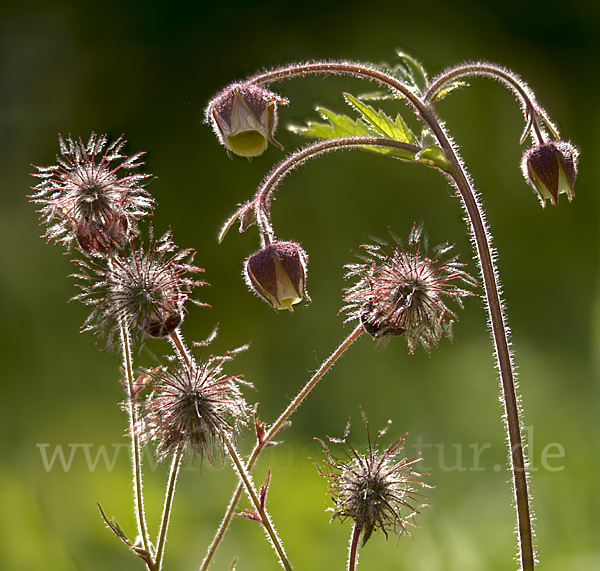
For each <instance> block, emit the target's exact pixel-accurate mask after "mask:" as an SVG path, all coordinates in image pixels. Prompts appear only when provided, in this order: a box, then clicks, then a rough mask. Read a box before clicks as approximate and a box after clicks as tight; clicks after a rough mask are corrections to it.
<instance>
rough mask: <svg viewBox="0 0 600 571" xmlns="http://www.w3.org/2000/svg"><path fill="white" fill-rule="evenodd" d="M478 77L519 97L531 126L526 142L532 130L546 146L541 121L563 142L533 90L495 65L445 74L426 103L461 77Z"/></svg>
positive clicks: (429, 92) (464, 67)
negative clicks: (498, 85)
mask: <svg viewBox="0 0 600 571" xmlns="http://www.w3.org/2000/svg"><path fill="white" fill-rule="evenodd" d="M478 76H479V77H489V78H491V79H495V80H496V81H500V82H501V83H503V84H504V85H505V86H506V87H508V88H509V89H510V90H511V91H512V92H513V93H514V94H515V95H516V96H517V98H518V100H519V102H520V103H521V108H522V109H523V115H524V116H525V122H526V123H527V127H526V130H525V133H524V135H523V139H524V138H525V136H526V135H527V132H528V130H529V128H530V127H532V128H533V130H534V134H535V141H536V142H537V143H539V144H543V143H545V142H546V137H545V136H544V133H543V131H542V129H541V127H540V123H539V118H540V117H541V118H542V119H543V120H544V123H545V124H546V125H547V126H548V127H549V129H550V131H552V134H553V135H554V136H555V137H556V138H557V139H559V138H560V135H559V132H558V129H557V128H556V125H554V123H552V121H550V118H549V117H548V116H547V114H546V112H545V111H544V110H543V109H542V108H541V107H540V106H539V105H538V103H537V101H536V99H535V95H534V93H533V91H532V90H531V89H530V87H529V86H528V85H527V84H526V83H525V82H524V81H523V80H522V79H521V78H520V77H519V76H517V75H516V74H514V73H513V72H512V71H510V70H508V69H505V68H503V67H501V66H499V65H496V64H493V63H486V62H477V63H469V64H463V65H459V66H457V67H455V68H452V69H449V70H447V71H445V72H443V73H442V74H441V75H439V76H438V77H436V78H435V79H434V80H433V81H432V82H431V84H430V85H429V87H428V89H427V92H426V93H425V94H424V96H423V101H424V102H425V103H426V104H431V103H433V102H434V101H435V99H436V98H437V97H438V95H439V94H440V92H441V91H443V90H444V89H445V88H446V87H447V86H448V85H449V84H451V83H452V82H453V81H456V80H457V79H459V78H461V77H478Z"/></svg>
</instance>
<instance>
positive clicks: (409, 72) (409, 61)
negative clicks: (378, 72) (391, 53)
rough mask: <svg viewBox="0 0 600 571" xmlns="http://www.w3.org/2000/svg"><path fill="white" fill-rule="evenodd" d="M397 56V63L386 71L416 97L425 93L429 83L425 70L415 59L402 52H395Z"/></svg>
mask: <svg viewBox="0 0 600 571" xmlns="http://www.w3.org/2000/svg"><path fill="white" fill-rule="evenodd" d="M397 55H398V59H399V61H398V63H396V64H395V65H394V66H393V67H391V68H390V69H389V70H388V71H389V72H390V73H391V74H392V75H394V77H397V78H398V79H399V80H400V81H402V83H404V84H405V85H406V86H407V87H408V88H409V89H410V90H411V91H413V92H414V93H416V94H418V95H422V94H423V93H425V91H426V90H427V85H428V83H429V80H428V79H427V74H426V73H425V68H424V67H423V66H422V65H421V64H420V63H419V62H418V61H417V60H416V59H414V58H412V57H411V56H409V55H408V54H405V53H404V52H397Z"/></svg>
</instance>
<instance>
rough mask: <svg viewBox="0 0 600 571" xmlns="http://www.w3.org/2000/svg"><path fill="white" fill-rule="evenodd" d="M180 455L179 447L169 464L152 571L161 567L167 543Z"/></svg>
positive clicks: (156, 570)
mask: <svg viewBox="0 0 600 571" xmlns="http://www.w3.org/2000/svg"><path fill="white" fill-rule="evenodd" d="M182 455H183V447H182V446H180V447H179V449H178V450H177V453H176V454H175V455H174V456H173V461H172V462H171V470H170V472H169V483H168V485H167V491H166V494H165V505H164V508H163V514H162V518H161V523H160V531H159V533H158V539H157V542H156V557H155V567H154V569H153V571H160V568H161V566H162V559H163V555H164V552H165V545H166V543H167V531H168V529H169V518H170V516H171V507H172V506H173V498H174V497H175V486H176V485H177V476H178V475H179V468H180V466H181V457H182Z"/></svg>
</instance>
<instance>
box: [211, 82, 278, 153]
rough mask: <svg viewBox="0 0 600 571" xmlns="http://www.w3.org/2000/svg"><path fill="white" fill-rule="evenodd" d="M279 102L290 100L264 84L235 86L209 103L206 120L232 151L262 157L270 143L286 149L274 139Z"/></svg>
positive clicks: (236, 84) (235, 84) (245, 83)
mask: <svg viewBox="0 0 600 571" xmlns="http://www.w3.org/2000/svg"><path fill="white" fill-rule="evenodd" d="M278 103H282V104H285V103H287V100H286V99H283V98H282V97H280V96H279V95H277V94H276V93H273V92H272V91H269V90H268V89H265V88H264V87H261V86H260V85H254V84H253V83H250V82H244V83H234V84H232V85H230V86H229V87H227V88H226V89H225V90H224V91H222V92H221V93H220V94H219V95H217V96H216V97H215V98H214V99H213V100H212V101H211V102H210V103H209V104H208V107H207V108H206V121H207V122H208V123H210V124H211V125H212V127H213V130H214V131H215V133H216V135H217V137H218V138H219V140H220V141H221V144H223V145H224V146H225V148H226V149H227V151H228V152H231V153H234V154H236V155H239V156H240V157H246V158H252V157H258V156H260V155H262V154H263V153H264V152H265V150H266V149H267V146H268V144H269V143H271V144H273V145H276V146H277V147H279V148H283V147H282V146H281V145H280V144H279V143H278V142H277V141H276V140H275V139H274V135H275V131H276V130H277V104H278Z"/></svg>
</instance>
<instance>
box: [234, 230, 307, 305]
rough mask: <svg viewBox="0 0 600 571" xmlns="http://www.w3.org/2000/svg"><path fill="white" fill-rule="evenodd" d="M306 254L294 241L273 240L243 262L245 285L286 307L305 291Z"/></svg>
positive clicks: (303, 297) (272, 303) (275, 303)
mask: <svg viewBox="0 0 600 571" xmlns="http://www.w3.org/2000/svg"><path fill="white" fill-rule="evenodd" d="M307 262H308V255H307V254H306V252H305V251H304V250H303V249H302V247H301V246H300V244H296V243H295V242H273V243H272V244H268V245H267V246H265V247H264V248H261V249H260V250H258V252H255V253H254V254H252V255H251V256H250V257H249V258H248V259H247V260H246V262H245V264H244V278H245V280H246V283H247V284H248V287H249V288H250V289H251V290H252V291H253V292H254V293H256V295H258V296H259V297H261V298H262V299H264V300H265V301H266V302H267V303H268V304H269V305H271V306H272V307H274V308H275V309H289V310H290V311H292V306H293V305H294V304H296V303H299V302H300V301H302V300H303V299H308V300H310V297H308V294H307V293H306V264H307Z"/></svg>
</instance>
